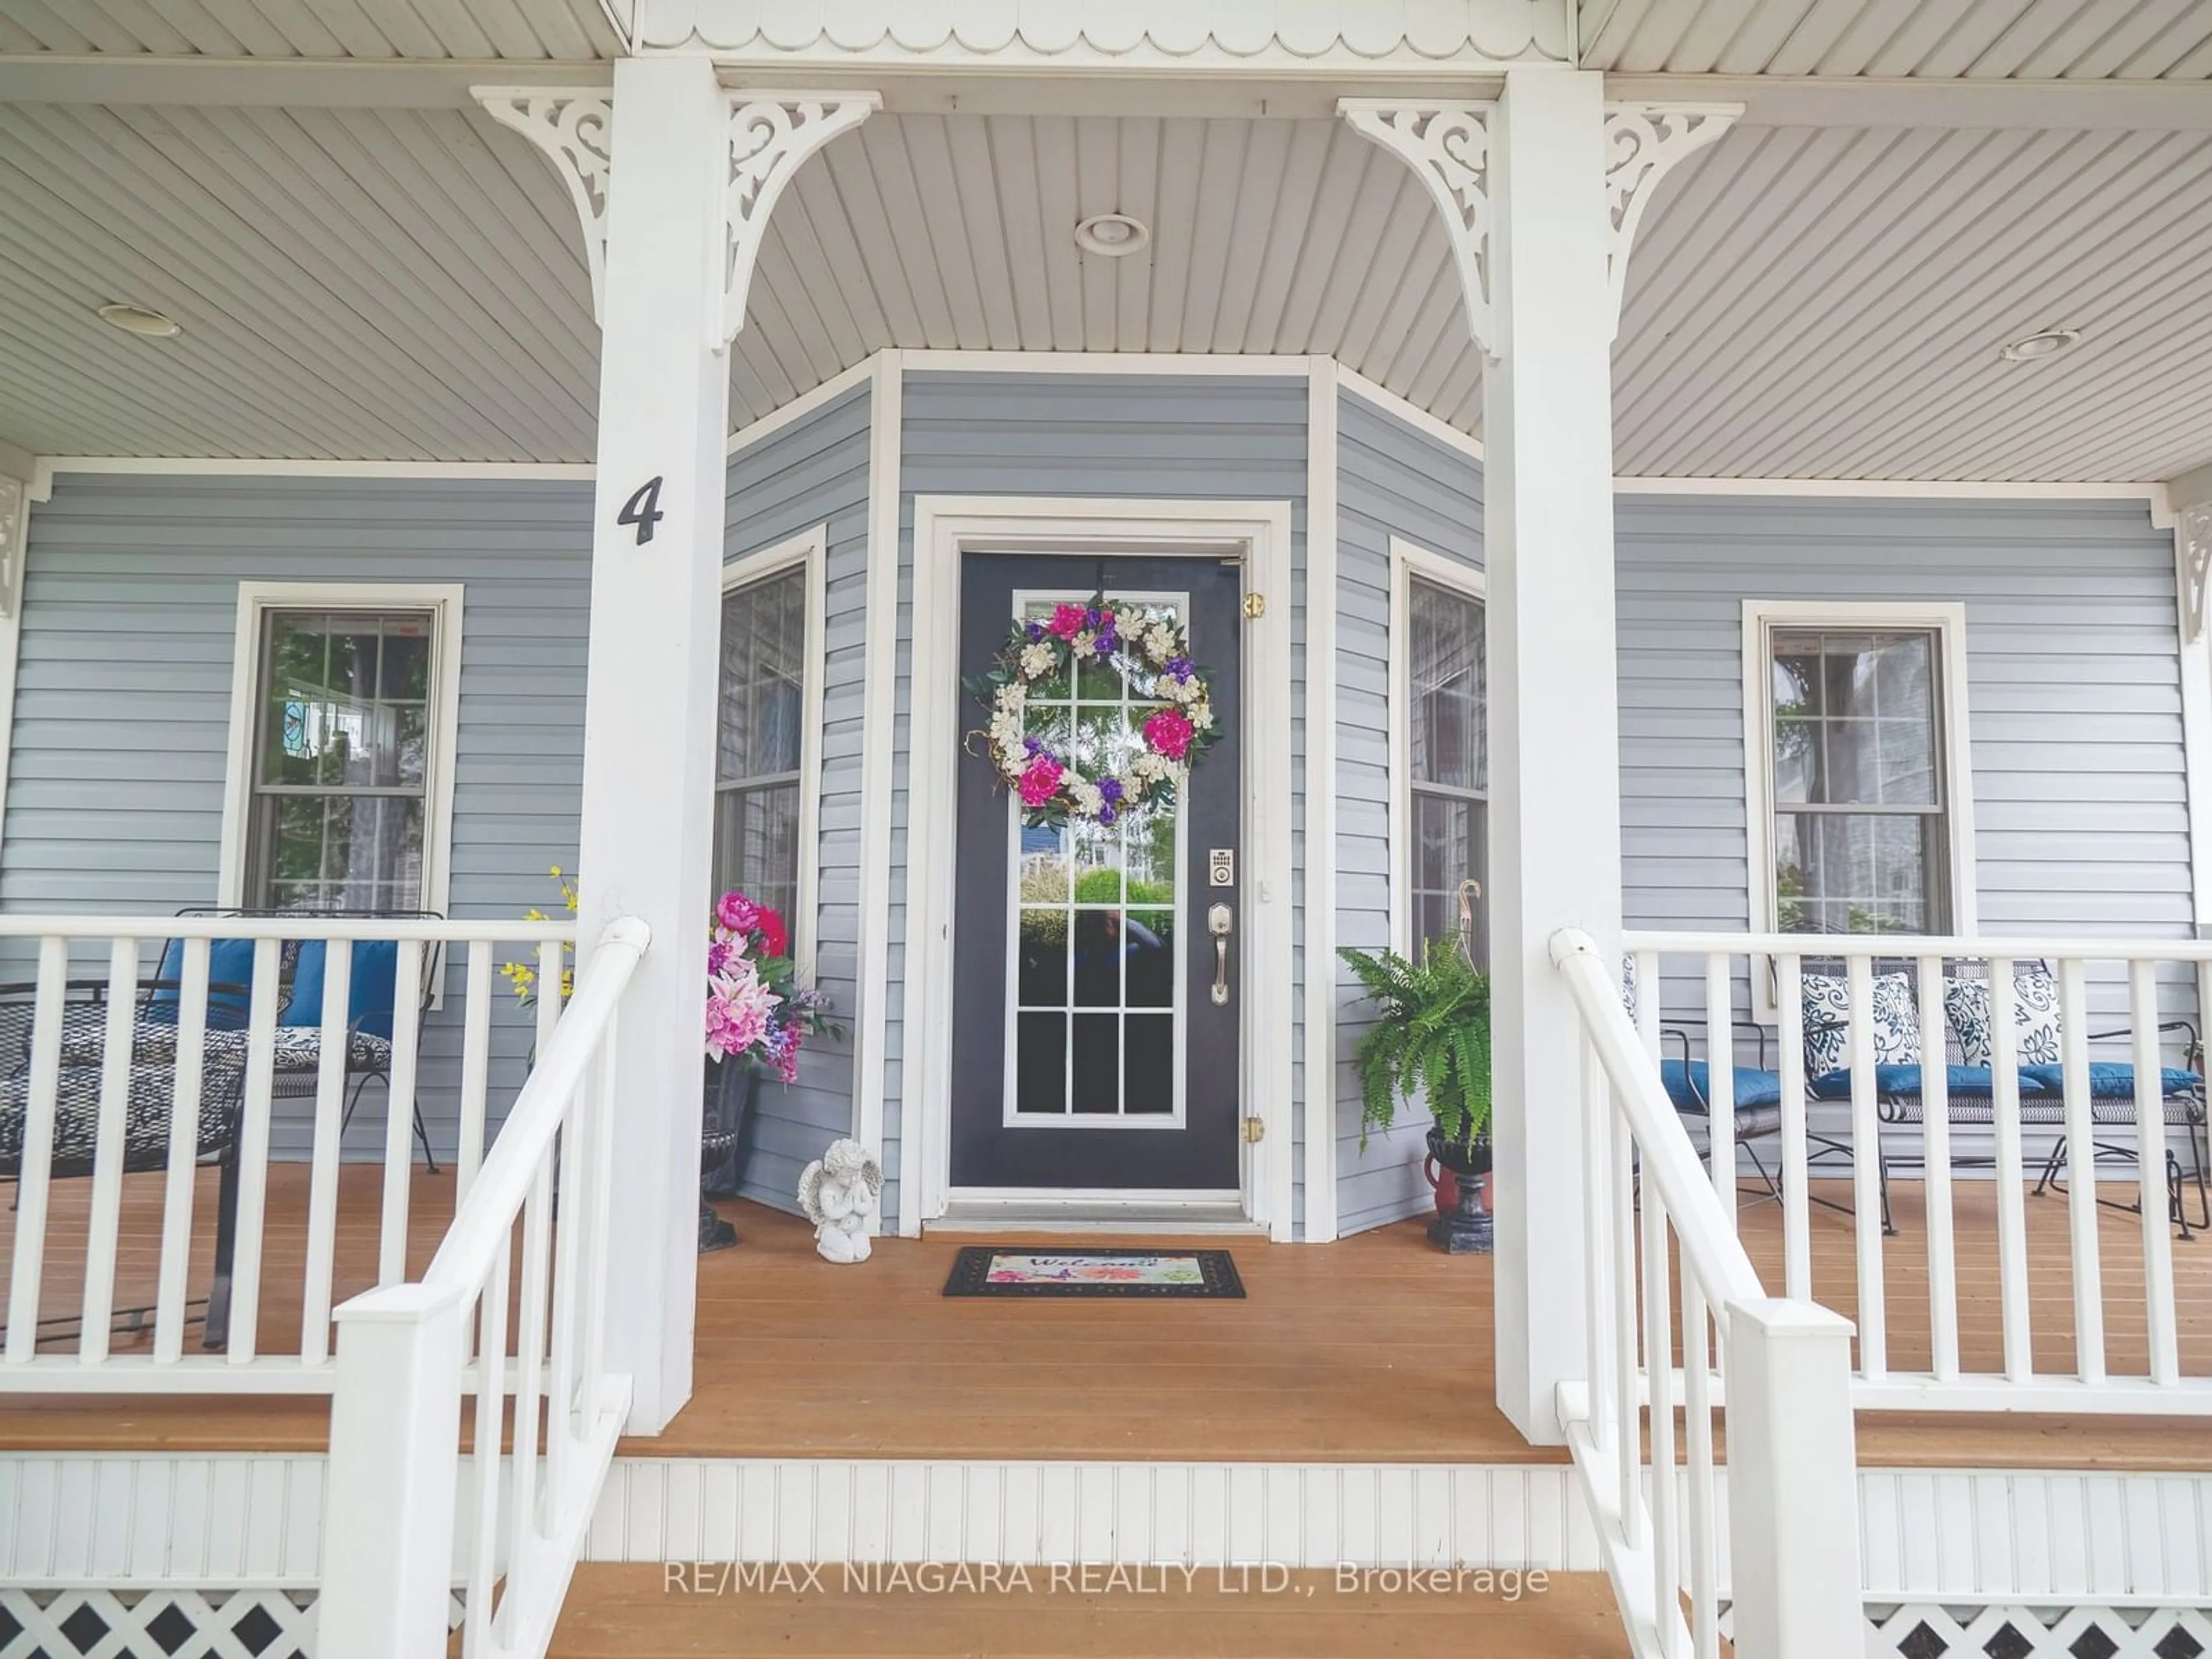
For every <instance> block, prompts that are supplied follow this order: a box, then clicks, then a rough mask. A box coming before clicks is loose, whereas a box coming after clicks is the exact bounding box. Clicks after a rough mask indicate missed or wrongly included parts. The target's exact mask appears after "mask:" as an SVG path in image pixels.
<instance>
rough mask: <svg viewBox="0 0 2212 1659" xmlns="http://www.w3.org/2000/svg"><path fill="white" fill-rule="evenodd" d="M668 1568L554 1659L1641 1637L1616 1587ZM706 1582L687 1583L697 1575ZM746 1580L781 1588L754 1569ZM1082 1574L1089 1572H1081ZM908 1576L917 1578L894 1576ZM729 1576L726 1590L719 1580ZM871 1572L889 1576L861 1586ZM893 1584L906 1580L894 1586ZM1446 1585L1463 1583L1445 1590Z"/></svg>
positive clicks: (592, 1572) (1526, 1647) (1567, 1652)
mask: <svg viewBox="0 0 2212 1659" xmlns="http://www.w3.org/2000/svg"><path fill="white" fill-rule="evenodd" d="M674 1571H675V1570H674V1569H673V1568H663V1567H661V1566H659V1565H642V1566H640V1565H624V1566H593V1565H585V1566H581V1567H579V1568H578V1569H577V1570H576V1577H575V1581H574V1584H573V1586H572V1587H571V1588H570V1589H569V1592H568V1606H567V1607H566V1608H565V1610H564V1611H563V1612H562V1616H561V1623H560V1626H559V1627H558V1629H556V1631H555V1632H554V1635H553V1646H552V1651H551V1659H678V1656H685V1659H688V1656H692V1655H702V1654H714V1655H726V1656H730V1659H746V1656H752V1655H769V1654H774V1655H776V1656H780V1659H956V1656H965V1655H975V1654H988V1655H990V1656H992V1659H1322V1656H1328V1659H1365V1656H1370V1655H1372V1656H1376V1659H1382V1656H1386V1655H1387V1656H1398V1655H1427V1654H1433V1653H1452V1654H1457V1655H1463V1656H1468V1659H1625V1656H1626V1655H1627V1653H1628V1651H1629V1648H1628V1638H1627V1635H1626V1632H1624V1631H1623V1629H1622V1627H1621V1623H1620V1614H1619V1613H1618V1612H1617V1611H1616V1610H1615V1608H1614V1606H1613V1592H1612V1591H1611V1589H1609V1588H1608V1587H1607V1583H1606V1581H1605V1577H1604V1575H1602V1574H1601V1573H1591V1572H1577V1573H1553V1574H1550V1575H1549V1576H1548V1577H1544V1578H1543V1579H1542V1583H1543V1588H1542V1589H1541V1592H1540V1591H1538V1590H1537V1589H1536V1583H1537V1576H1534V1575H1532V1576H1528V1577H1516V1578H1515V1579H1514V1581H1513V1588H1514V1594H1512V1595H1510V1596H1509V1595H1507V1594H1506V1593H1505V1589H1504V1584H1503V1583H1502V1582H1501V1581H1500V1579H1499V1578H1498V1577H1493V1578H1492V1579H1491V1580H1489V1581H1486V1582H1478V1581H1477V1580H1476V1579H1475V1578H1474V1576H1473V1575H1472V1574H1470V1575H1468V1577H1467V1580H1466V1582H1465V1583H1464V1584H1463V1585H1462V1586H1461V1587H1460V1588H1457V1589H1452V1588H1449V1587H1445V1586H1443V1584H1442V1583H1441V1581H1438V1582H1434V1583H1429V1584H1428V1585H1427V1586H1426V1587H1425V1588H1422V1589H1412V1588H1410V1587H1408V1586H1407V1584H1406V1583H1404V1575H1403V1574H1402V1573H1401V1574H1400V1575H1399V1576H1398V1578H1397V1580H1396V1581H1395V1582H1386V1581H1383V1580H1382V1579H1380V1578H1379V1577H1378V1578H1374V1579H1371V1580H1370V1582H1369V1583H1367V1584H1365V1585H1364V1586H1362V1585H1360V1584H1358V1583H1352V1584H1350V1585H1346V1586H1344V1587H1340V1585H1339V1583H1338V1581H1337V1576H1336V1575H1335V1574H1334V1573H1333V1572H1325V1571H1324V1572H1315V1571H1297V1572H1291V1573H1289V1574H1288V1575H1286V1576H1285V1575H1282V1574H1278V1575H1276V1578H1275V1581H1274V1582H1273V1583H1272V1584H1270V1585H1267V1586H1263V1585H1262V1583H1261V1576H1260V1575H1261V1570H1260V1569H1258V1568H1253V1569H1251V1570H1250V1573H1249V1578H1246V1577H1240V1570H1239V1569H1235V1568H1231V1569H1227V1570H1226V1571H1225V1575H1223V1574H1217V1572H1216V1571H1215V1570H1214V1569H1212V1568H1200V1569H1198V1570H1197V1571H1196V1572H1195V1573H1194V1575H1193V1576H1192V1577H1190V1578H1189V1579H1188V1581H1186V1580H1185V1577H1184V1575H1183V1573H1182V1570H1181V1569H1179V1568H1172V1567H1171V1568H1168V1569H1166V1570H1165V1572H1164V1575H1163V1573H1162V1571H1161V1570H1160V1569H1158V1568H1152V1567H1148V1568H1146V1569H1145V1570H1144V1571H1145V1577H1144V1578H1143V1580H1142V1582H1141V1583H1139V1582H1138V1580H1137V1578H1136V1577H1135V1576H1134V1575H1135V1574H1136V1571H1137V1570H1136V1569H1134V1568H1122V1569H1121V1570H1120V1571H1121V1573H1122V1574H1123V1575H1125V1577H1124V1578H1123V1579H1122V1580H1121V1582H1120V1583H1118V1584H1117V1585H1115V1587H1112V1588H1109V1587H1107V1586H1106V1585H1105V1584H1104V1583H1103V1574H1104V1572H1105V1571H1106V1570H1105V1569H1103V1568H1097V1569H1093V1570H1092V1571H1094V1573H1096V1574H1097V1575H1099V1576H1100V1582H1098V1583H1097V1584H1096V1585H1095V1586H1094V1587H1092V1588H1091V1589H1085V1586H1084V1585H1083V1584H1082V1583H1080V1582H1076V1581H1069V1582H1065V1583H1060V1584H1059V1585H1057V1586H1055V1584H1054V1581H1053V1578H1052V1573H1051V1570H1050V1569H1049V1568H1031V1569H1030V1570H1028V1578H1027V1583H1026V1586H1024V1584H1023V1583H1021V1582H1019V1581H1012V1582H1010V1577H1011V1575H1012V1574H1013V1573H1014V1572H1015V1571H1016V1570H1015V1569H1013V1568H1011V1567H1004V1568H993V1569H988V1570H987V1569H985V1568H983V1567H981V1566H971V1567H969V1568H967V1569H966V1570H965V1574H966V1577H967V1578H968V1579H969V1581H971V1582H968V1583H960V1582H957V1580H958V1578H959V1577H960V1575H959V1572H958V1570H956V1569H955V1568H953V1567H951V1566H947V1565H939V1566H934V1567H932V1568H929V1569H927V1571H928V1572H930V1573H933V1574H936V1575H940V1577H935V1578H932V1579H929V1580H928V1581H927V1583H925V1581H924V1580H923V1577H922V1574H923V1572H924V1571H925V1570H924V1569H921V1568H918V1567H907V1568H903V1569H892V1568H885V1567H869V1568H858V1567H856V1568H854V1569H853V1571H854V1574H855V1575H856V1578H855V1582H854V1586H853V1587H852V1588H849V1589H848V1588H847V1587H846V1585H845V1583H844V1582H843V1579H842V1574H843V1572H844V1571H845V1569H843V1568H841V1567H836V1566H828V1567H821V1568H817V1569H814V1571H816V1572H817V1573H818V1574H819V1575H820V1587H819V1588H818V1589H817V1588H813V1587H811V1586H809V1585H806V1584H805V1583H803V1582H794V1580H797V1581H803V1580H804V1577H805V1573H806V1571H807V1569H805V1568H802V1567H794V1568H787V1569H785V1578H784V1581H783V1582H782V1583H781V1585H775V1584H773V1583H764V1582H763V1581H762V1580H761V1579H758V1578H748V1579H744V1580H740V1579H739V1578H738V1577H736V1576H735V1575H736V1574H737V1573H738V1571H739V1570H738V1569H737V1568H720V1567H713V1566H709V1567H705V1568H701V1569H697V1570H696V1575H697V1576H696V1578H693V1577H685V1578H684V1579H683V1580H682V1581H680V1582H678V1581H676V1580H674V1578H673V1577H672V1575H673V1573H674ZM688 1571H690V1570H688V1569H687V1572H688ZM745 1571H748V1572H752V1573H760V1572H763V1571H767V1572H769V1573H773V1571H774V1569H765V1570H763V1569H759V1568H751V1569H746V1570H745ZM985 1571H994V1572H996V1573H997V1574H998V1575H999V1577H998V1578H997V1579H996V1580H995V1581H992V1582H989V1583H981V1582H973V1581H976V1580H979V1579H980V1577H981V1575H982V1574H983V1573H984V1572H985ZM1069 1571H1078V1570H1074V1569H1070V1570H1069ZM899 1572H903V1573H905V1574H906V1575H908V1577H907V1578H905V1579H903V1580H902V1579H900V1578H899V1577H896V1574H897V1573H899ZM724 1574H727V1575H730V1576H729V1577H726V1578H724V1577H721V1575H724ZM860 1575H876V1577H872V1578H867V1579H866V1580H865V1582H863V1580H862V1578H861V1577H859V1576H860ZM884 1575H893V1576H891V1577H888V1578H886V1577H884ZM1446 1577H1449V1575H1447V1576H1446Z"/></svg>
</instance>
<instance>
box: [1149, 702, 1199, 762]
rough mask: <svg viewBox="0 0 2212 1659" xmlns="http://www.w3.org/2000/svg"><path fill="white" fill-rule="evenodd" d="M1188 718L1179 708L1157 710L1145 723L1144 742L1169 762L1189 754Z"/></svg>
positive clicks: (1189, 733) (1190, 733) (1189, 725)
mask: <svg viewBox="0 0 2212 1659" xmlns="http://www.w3.org/2000/svg"><path fill="white" fill-rule="evenodd" d="M1191 736H1192V731H1191V724H1190V717H1189V716H1188V715H1187V714H1184V713H1183V712H1182V710H1181V709H1180V708H1158V709H1155V710H1153V711H1152V716H1151V718H1149V719H1148V720H1146V722H1145V741H1146V743H1148V744H1152V747H1153V748H1154V749H1157V750H1158V751H1159V752H1160V753H1161V754H1163V755H1165V756H1166V757H1168V758H1169V759H1170V760H1174V761H1179V760H1181V759H1182V757H1184V756H1185V755H1187V754H1188V753H1189V752H1190V739H1191Z"/></svg>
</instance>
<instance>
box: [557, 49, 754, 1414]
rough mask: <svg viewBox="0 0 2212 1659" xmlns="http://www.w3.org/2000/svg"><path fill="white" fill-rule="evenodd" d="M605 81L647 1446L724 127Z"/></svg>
mask: <svg viewBox="0 0 2212 1659" xmlns="http://www.w3.org/2000/svg"><path fill="white" fill-rule="evenodd" d="M614 73H615V94H614V100H613V101H614V107H615V111H616V118H615V120H614V123H613V125H614V134H613V154H612V167H611V175H612V180H613V182H612V184H611V187H610V189H609V192H608V200H607V218H606V256H605V257H606V264H605V291H604V295H603V301H602V315H601V323H602V325H603V333H602V338H601V342H600V349H599V468H598V482H597V483H596V485H595V486H594V489H593V520H592V625H591V647H590V651H591V654H590V664H591V666H590V678H589V685H588V691H587V695H586V704H585V714H584V792H583V840H582V848H581V853H580V872H581V877H582V892H581V896H580V915H579V917H578V921H579V923H580V927H579V937H580V939H583V940H585V941H586V942H588V941H590V940H592V939H597V938H599V933H600V931H601V930H602V929H603V928H604V927H605V926H606V924H607V923H608V922H609V921H611V920H613V919H614V918H615V917H616V916H617V915H634V916H639V917H641V918H643V919H644V921H646V923H647V925H648V926H650V927H652V929H653V944H652V946H651V948H650V949H648V950H647V952H646V955H645V959H644V960H643V961H642V962H641V963H639V964H638V969H637V975H636V978H635V980H633V981H631V986H630V990H629V997H628V1000H626V1001H625V1003H624V1005H623V1020H622V1026H621V1030H620V1042H619V1044H618V1048H617V1054H616V1057H615V1065H616V1085H617V1103H616V1107H615V1110H616V1114H617V1116H616V1124H617V1127H616V1132H615V1141H614V1214H613V1225H612V1226H611V1228H610V1230H609V1239H610V1260H609V1262H608V1271H607V1285H608V1297H607V1345H608V1363H609V1364H610V1366H611V1368H613V1369H615V1370H627V1371H628V1372H629V1373H630V1376H631V1378H632V1383H633V1387H634V1389H635V1393H634V1395H633V1403H632V1405H631V1408H630V1422H629V1427H630V1430H631V1431H632V1432H634V1433H651V1432H653V1431H657V1430H659V1428H661V1427H662V1426H664V1425H665V1424H666V1423H667V1421H668V1419H670V1418H671V1417H672V1416H674V1415H675V1414H676V1412H677V1409H678V1407H681V1406H682V1405H683V1404H684V1401H685V1400H686V1399H688V1398H689V1397H690V1393H691V1336H692V1323H693V1302H694V1287H695V1283H696V1270H697V1267H698V1201H699V1115H700V1091H701V1087H702V1065H703V1053H702V1046H701V1044H702V1029H703V1028H702V1024H701V1021H702V1007H703V1002H702V998H703V996H704V991H703V986H704V984H705V976H706V951H707V928H706V917H707V906H708V891H707V889H708V868H707V864H708V839H709V835H710V830H711V814H712V810H713V781H714V693H715V683H714V682H715V660H716V654H717V642H718V635H719V629H720V614H721V605H720V583H721V563H722V534H723V526H724V521H725V516H726V514H725V508H724V487H725V486H724V466H725V454H726V434H727V432H728V429H729V403H730V379H729V376H730V368H729V360H728V358H727V356H726V355H725V354H724V353H723V352H722V351H720V350H718V349H715V347H716V343H717V342H718V341H719V340H720V338H721V335H720V330H719V328H717V327H716V326H715V325H714V324H715V322H716V319H719V317H720V310H721V306H722V301H723V284H722V281H721V276H720V270H721V266H722V263H723V261H722V258H721V254H722V246H723V239H724V234H725V231H724V212H723V204H722V196H721V191H720V188H718V186H720V185H722V184H723V181H724V179H726V166H725V167H720V168H718V166H717V161H718V157H721V156H726V155H727V154H728V138H727V122H728V115H727V109H726V104H725V101H724V98H723V94H722V93H721V91H720V87H719V86H718V85H717V83H716V81H715V76H714V66H713V65H712V64H710V63H708V61H707V60H706V59H705V58H683V57H669V58H621V59H618V60H617V62H616V64H615V66H614ZM656 478H658V479H659V481H660V488H659V495H658V499H657V501H653V503H652V506H653V507H655V508H657V509H658V511H659V513H661V514H662V515H663V516H662V517H661V518H660V519H659V520H658V521H657V522H655V523H653V525H652V526H650V528H651V532H652V533H651V536H650V538H649V539H647V540H644V541H642V542H641V540H640V536H641V532H642V531H643V529H644V528H645V526H641V525H638V524H620V523H617V519H618V518H619V517H620V516H621V515H622V513H623V509H624V507H625V504H627V503H629V501H631V500H632V498H633V497H634V496H635V494H636V492H637V491H638V490H639V489H641V487H643V486H645V485H647V483H650V482H651V481H652V480H653V479H656ZM586 948H588V943H586Z"/></svg>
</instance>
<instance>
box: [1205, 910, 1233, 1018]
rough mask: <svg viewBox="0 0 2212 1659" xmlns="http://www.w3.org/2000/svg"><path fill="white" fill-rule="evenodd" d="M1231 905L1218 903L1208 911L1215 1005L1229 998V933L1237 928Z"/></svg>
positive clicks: (1223, 1003)
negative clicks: (1211, 942)
mask: <svg viewBox="0 0 2212 1659" xmlns="http://www.w3.org/2000/svg"><path fill="white" fill-rule="evenodd" d="M1236 926H1237V923H1236V920H1235V918H1233V917H1232V916H1231V915H1230V914H1229V907H1228V906H1227V905H1225V904H1217V905H1215V906H1214V907H1213V908H1212V909H1210V910H1208V911H1207V912H1206V932H1207V933H1211V934H1212V935H1213V1006H1215V1007H1217V1008H1218V1007H1221V1006H1224V1005H1225V1004H1226V1003H1227V1002H1228V1000H1229V935H1230V934H1231V933H1232V932H1234V931H1235V929H1236Z"/></svg>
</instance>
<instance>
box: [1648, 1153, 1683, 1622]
mask: <svg viewBox="0 0 2212 1659" xmlns="http://www.w3.org/2000/svg"><path fill="white" fill-rule="evenodd" d="M1684 1277H1685V1279H1686V1278H1687V1275H1686V1274H1685V1275H1684ZM1668 1300H1669V1298H1668V1293H1667V1207H1666V1206H1665V1205H1664V1204H1663V1203H1662V1202H1661V1201H1660V1198H1659V1194H1658V1191H1657V1189H1656V1184H1655V1183H1653V1182H1648V1181H1647V1182H1645V1183H1644V1389H1645V1392H1646V1393H1647V1394H1648V1395H1650V1401H1651V1408H1650V1413H1649V1416H1648V1419H1647V1422H1648V1432H1649V1433H1650V1438H1651V1594H1652V1601H1653V1605H1654V1606H1655V1607H1656V1608H1657V1609H1658V1612H1659V1627H1660V1631H1661V1632H1662V1642H1663V1644H1664V1645H1665V1646H1666V1648H1667V1649H1668V1651H1670V1652H1671V1651H1673V1650H1674V1644H1673V1642H1672V1641H1671V1640H1669V1639H1668V1638H1667V1636H1666V1632H1671V1631H1673V1630H1674V1629H1675V1628H1676V1627H1678V1626H1680V1623H1681V1613H1680V1612H1679V1611H1678V1608H1679V1606H1680V1602H1679V1596H1680V1583H1681V1578H1680V1571H1681V1569H1680V1559H1679V1556H1680V1541H1679V1540H1678V1538H1677V1535H1676V1517H1677V1514H1678V1511H1677V1510H1676V1508H1675V1499H1674V1479H1675V1471H1674V1342H1673V1332H1672V1331H1671V1330H1670V1329H1669V1328H1668V1327H1669V1326H1670V1325H1671V1324H1672V1323H1673V1321H1672V1319H1671V1317H1670V1316H1669V1314H1668Z"/></svg>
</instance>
